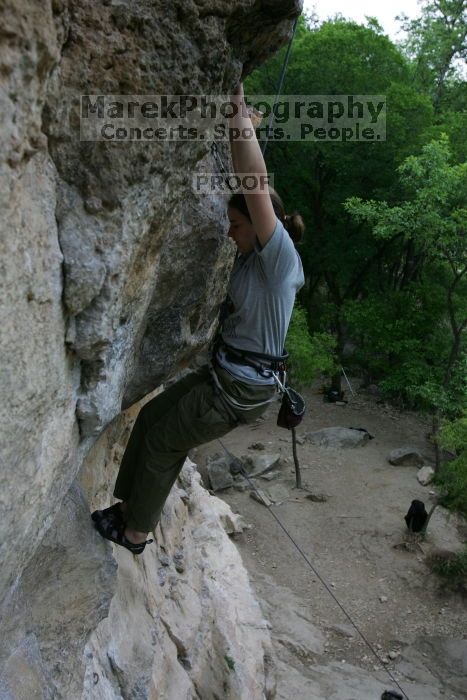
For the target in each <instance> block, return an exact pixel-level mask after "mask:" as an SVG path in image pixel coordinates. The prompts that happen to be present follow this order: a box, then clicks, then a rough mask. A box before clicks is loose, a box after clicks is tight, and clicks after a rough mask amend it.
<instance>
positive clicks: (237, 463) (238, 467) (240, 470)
mask: <svg viewBox="0 0 467 700" xmlns="http://www.w3.org/2000/svg"><path fill="white" fill-rule="evenodd" d="M217 442H218V443H219V444H220V445H221V447H222V449H223V450H224V452H225V454H226V455H227V457H228V458H229V460H231V461H232V462H233V464H234V471H235V473H237V474H241V475H242V476H243V478H244V479H246V481H247V482H248V484H249V485H250V487H251V488H252V489H253V491H254V492H255V493H256V494H257V495H258V496H259V497H260V499H261V496H260V494H259V493H258V490H257V488H256V486H255V485H254V483H253V482H252V481H251V479H250V477H249V476H248V474H247V473H246V471H245V467H244V466H243V463H242V461H241V460H240V459H238V457H236V456H235V455H233V454H232V453H231V452H229V450H228V449H227V448H226V446H225V445H224V443H223V442H222V440H220V439H219V438H218V439H217ZM266 507H267V510H268V511H269V512H270V513H271V515H272V517H273V518H274V520H275V521H276V522H277V524H278V525H279V527H280V528H281V529H282V530H283V532H284V533H285V534H286V535H287V537H288V538H289V540H290V541H291V542H292V544H293V545H294V547H295V549H297V551H298V552H299V554H300V555H301V556H302V557H303V559H304V560H305V562H306V563H307V565H308V566H309V568H310V569H311V570H312V572H313V573H314V575H315V576H316V577H317V578H318V580H319V581H320V582H321V583H322V584H323V586H324V588H325V589H326V590H327V592H328V593H329V595H330V596H331V598H332V599H333V600H334V602H335V603H336V604H337V605H338V606H339V608H340V609H341V610H342V612H343V613H344V615H345V616H346V618H347V619H348V621H349V622H350V624H351V625H352V627H354V629H355V630H356V631H357V633H358V634H359V635H360V637H361V638H362V639H363V641H364V642H365V644H366V646H367V647H368V649H369V650H370V651H371V653H372V654H373V656H374V657H375V658H376V659H377V661H378V663H379V664H381V665H382V667H383V670H384V671H386V673H387V675H388V676H389V678H390V679H391V682H392V683H394V685H395V686H397V688H398V689H399V690H400V691H401V693H402V695H403V697H404V698H406V700H410V698H409V696H408V695H407V694H406V693H405V692H404V690H403V689H402V688H401V686H400V685H399V683H398V682H397V680H396V678H395V677H394V676H393V674H392V673H391V671H390V670H389V669H388V668H386V667H385V666H384V663H383V661H382V659H381V658H380V657H379V655H378V652H377V651H376V650H375V649H374V647H373V646H372V644H371V643H370V642H369V641H368V639H367V638H366V637H365V635H364V634H363V632H362V631H361V630H360V628H359V627H358V626H357V624H356V623H355V622H354V621H353V620H352V618H351V616H350V614H349V613H348V612H347V610H346V609H345V608H344V606H343V605H342V603H341V602H340V600H339V599H338V598H337V597H336V595H335V594H334V592H333V591H332V589H331V588H330V587H329V585H328V584H327V583H326V581H325V580H324V579H323V577H322V576H321V574H320V573H319V572H318V571H317V570H316V568H315V567H314V566H313V564H312V563H311V561H310V560H309V558H308V557H307V555H306V554H305V552H304V551H303V549H302V548H301V547H300V545H298V544H297V543H296V542H295V540H294V538H293V537H292V535H291V534H290V533H289V531H288V530H287V528H286V527H285V526H284V525H283V524H282V522H281V521H280V520H279V518H278V517H277V515H276V514H275V513H274V511H273V510H271V508H270V507H269V506H266ZM388 692H389V693H390V692H391V691H386V693H388ZM383 696H384V694H383ZM386 697H388V695H387V694H386ZM389 697H391V696H389ZM392 697H397V695H392Z"/></svg>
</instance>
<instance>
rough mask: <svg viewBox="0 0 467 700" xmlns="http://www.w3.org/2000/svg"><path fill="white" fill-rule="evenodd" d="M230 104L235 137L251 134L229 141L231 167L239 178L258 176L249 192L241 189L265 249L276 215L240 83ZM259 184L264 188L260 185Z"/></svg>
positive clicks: (272, 231) (264, 165) (231, 124)
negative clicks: (249, 175)
mask: <svg viewBox="0 0 467 700" xmlns="http://www.w3.org/2000/svg"><path fill="white" fill-rule="evenodd" d="M231 100H232V102H234V103H235V104H236V106H237V113H236V114H235V116H233V117H232V118H231V119H230V124H229V126H230V128H231V129H232V132H233V133H234V134H237V133H245V130H250V131H251V132H252V137H251V139H239V138H232V137H231V139H230V145H231V149H232V163H233V166H234V169H235V172H236V173H238V174H239V175H240V174H247V173H248V174H252V175H256V176H257V180H258V181H257V183H256V185H255V186H254V187H252V188H251V189H250V188H249V189H248V190H246V189H245V188H244V189H243V194H244V195H245V200H246V204H247V207H248V212H249V214H250V218H251V222H252V224H253V227H254V229H255V231H256V235H257V237H258V240H259V242H260V244H261V246H264V245H265V244H266V243H267V242H268V240H269V239H270V238H271V236H272V234H273V233H274V229H275V228H276V214H275V212H274V209H273V206H272V203H271V197H270V196H269V192H268V191H267V189H265V186H264V176H266V175H267V170H266V164H265V162H264V158H263V154H262V153H261V149H260V147H259V143H258V140H257V138H256V134H255V132H254V129H253V127H252V123H251V119H250V117H249V116H248V112H247V107H246V104H245V101H244V94H243V84H242V83H240V85H239V86H238V88H237V90H236V92H235V94H234V95H232V96H231ZM261 180H262V181H263V184H261Z"/></svg>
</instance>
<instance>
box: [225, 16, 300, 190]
mask: <svg viewBox="0 0 467 700" xmlns="http://www.w3.org/2000/svg"><path fill="white" fill-rule="evenodd" d="M298 19H299V18H298V17H296V18H295V22H294V25H293V29H292V36H291V37H290V39H289V43H288V46H287V51H286V53H285V56H284V62H283V64H282V70H281V74H280V77H279V82H278V84H277V89H276V96H275V99H274V105H273V108H272V110H271V116H270V118H269V123H268V127H267V129H266V138H265V141H264V145H263V147H262V149H261V151H262V153H263V156H264V154H265V152H266V148H267V145H268V136H269V133H270V130H271V128H272V125H273V124H274V121H275V119H276V107H277V103H278V101H279V97H280V95H281V92H282V85H283V83H284V77H285V72H286V70H287V65H288V63H289V58H290V52H291V50H292V43H293V40H294V37H295V32H296V30H297V25H298ZM211 153H212V155H213V157H214V160H215V161H216V163H217V166H218V168H219V170H220V172H221V174H222V175H223V177H224V182H225V184H226V185H227V187H228V188H229V190H230V191H231V192H232V191H234V190H235V187H234V186H233V185H232V184H231V183H230V181H229V175H230V173H229V172H228V171H227V168H226V167H225V165H224V163H223V161H222V158H221V155H220V153H219V149H218V148H217V143H216V142H215V141H213V142H212V143H211Z"/></svg>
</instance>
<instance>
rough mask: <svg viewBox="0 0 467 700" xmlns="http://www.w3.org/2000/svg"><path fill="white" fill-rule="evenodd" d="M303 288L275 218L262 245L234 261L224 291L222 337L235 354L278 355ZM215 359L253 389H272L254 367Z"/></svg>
mask: <svg viewBox="0 0 467 700" xmlns="http://www.w3.org/2000/svg"><path fill="white" fill-rule="evenodd" d="M303 284H304V276H303V267H302V262H301V260H300V256H299V255H298V253H297V251H296V250H295V246H294V244H293V241H292V239H291V238H290V236H289V234H288V233H287V231H286V230H285V228H284V226H283V224H282V223H281V222H280V221H279V219H277V223H276V228H275V229H274V233H273V234H272V236H271V238H270V239H269V240H268V242H267V243H266V245H265V246H264V247H263V248H261V246H260V245H259V243H258V241H257V243H256V246H255V249H254V250H253V251H252V252H251V253H247V254H246V255H245V254H243V255H240V256H238V257H237V259H236V261H235V263H234V266H233V269H232V274H231V277H230V283H229V288H228V300H227V303H228V311H229V313H228V316H227V318H226V319H225V321H224V324H223V329H222V338H223V339H224V340H225V342H226V343H227V344H228V345H231V346H232V347H234V348H239V349H240V350H252V351H253V352H260V353H263V354H265V355H275V356H280V355H282V353H283V350H284V343H285V337H286V335H287V329H288V327H289V323H290V317H291V315H292V309H293V306H294V301H295V294H296V293H297V291H298V290H299V289H300V288H301V287H302V286H303ZM217 360H218V362H219V364H220V365H221V367H224V368H225V369H226V370H228V371H229V372H230V373H231V374H233V375H234V376H236V377H238V378H239V379H241V380H242V381H247V382H249V383H254V384H273V383H274V378H273V377H272V376H269V377H263V376H261V375H260V374H259V373H258V372H257V370H255V369H254V367H250V366H249V365H239V364H236V363H233V362H229V360H228V359H227V358H226V357H225V353H223V352H222V351H219V352H218V355H217Z"/></svg>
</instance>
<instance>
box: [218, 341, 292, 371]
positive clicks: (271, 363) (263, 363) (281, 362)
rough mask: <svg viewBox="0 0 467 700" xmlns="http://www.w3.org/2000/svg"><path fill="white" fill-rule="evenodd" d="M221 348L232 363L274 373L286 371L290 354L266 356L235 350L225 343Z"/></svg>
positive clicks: (222, 343) (250, 351)
mask: <svg viewBox="0 0 467 700" xmlns="http://www.w3.org/2000/svg"><path fill="white" fill-rule="evenodd" d="M219 348H220V349H221V350H224V352H225V355H226V357H227V359H228V360H229V361H230V362H233V363H235V364H240V365H242V364H246V365H250V366H251V367H254V368H255V369H263V370H264V369H270V370H272V371H273V372H279V371H283V370H284V369H285V362H286V360H287V358H288V356H289V355H288V353H284V354H283V355H280V356H279V357H277V356H275V355H264V354H262V353H260V352H253V351H252V350H240V349H239V348H233V347H232V346H231V345H227V344H226V343H225V342H224V341H221V343H220V344H219Z"/></svg>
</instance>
